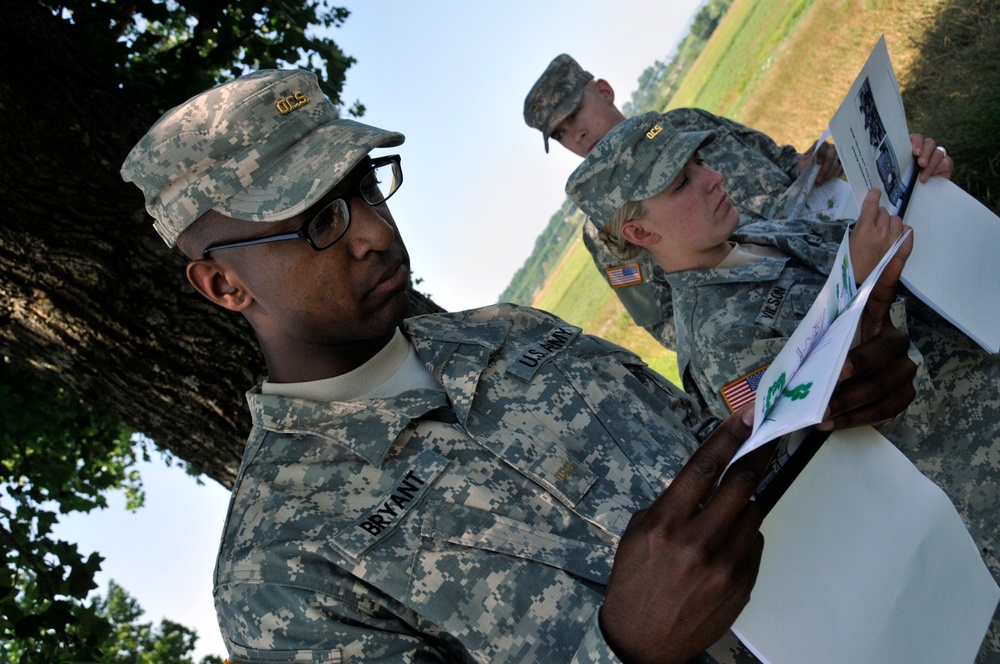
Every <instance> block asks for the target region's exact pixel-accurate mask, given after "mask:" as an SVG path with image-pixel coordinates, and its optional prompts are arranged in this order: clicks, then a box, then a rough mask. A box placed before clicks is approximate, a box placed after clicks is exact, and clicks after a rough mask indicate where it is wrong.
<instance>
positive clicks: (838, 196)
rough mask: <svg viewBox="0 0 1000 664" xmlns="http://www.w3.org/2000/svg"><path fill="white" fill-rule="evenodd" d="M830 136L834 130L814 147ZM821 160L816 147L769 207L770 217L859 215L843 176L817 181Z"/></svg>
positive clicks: (822, 218)
mask: <svg viewBox="0 0 1000 664" xmlns="http://www.w3.org/2000/svg"><path fill="white" fill-rule="evenodd" d="M828 138H830V130H829V129H827V130H826V131H825V132H823V135H822V136H820V137H819V139H818V140H817V141H816V143H814V144H813V145H814V147H818V146H819V145H820V144H822V143H825V142H826V139H828ZM819 171H820V164H819V163H818V162H817V161H816V151H815V150H814V151H813V155H812V159H810V160H809V164H808V165H807V166H806V167H805V168H804V169H802V172H801V173H800V174H799V176H798V177H797V178H795V182H793V183H792V184H790V185H789V186H788V189H786V190H785V192H784V193H783V194H781V196H779V197H778V199H777V200H776V201H775V203H774V206H773V207H772V208H771V209H770V210H768V212H767V215H766V216H767V218H768V219H809V220H813V221H830V220H833V219H857V218H858V214H859V213H860V209H859V208H858V204H857V202H856V201H855V200H854V193H853V192H852V190H851V185H850V184H848V183H847V182H846V181H844V180H841V179H840V178H833V179H832V180H827V181H826V182H823V183H821V184H816V177H817V176H818V175H819Z"/></svg>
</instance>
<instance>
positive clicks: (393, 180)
mask: <svg viewBox="0 0 1000 664" xmlns="http://www.w3.org/2000/svg"><path fill="white" fill-rule="evenodd" d="M401 184H403V169H402V167H401V166H400V165H399V155H398V154H393V155H389V156H386V157H379V158H377V159H372V168H371V170H370V171H368V172H367V173H366V174H365V176H364V177H363V178H361V179H360V180H359V181H358V184H357V186H356V187H355V189H354V191H353V192H352V194H351V195H353V196H360V197H361V198H362V199H363V200H364V202H365V203H367V204H368V205H371V206H373V207H374V206H376V205H381V204H382V203H385V202H386V201H387V200H389V198H390V197H391V196H392V195H393V194H395V193H396V191H397V190H398V189H399V185H401ZM348 198H350V196H348ZM350 226H351V210H350V207H349V206H348V204H347V199H344V198H338V199H336V200H334V201H331V202H330V203H329V204H328V205H327V206H326V207H324V208H323V209H322V210H320V211H319V212H317V213H316V216H314V217H313V218H312V219H310V220H309V221H307V222H306V223H304V224H302V225H301V226H299V227H298V229H296V230H294V231H292V232H290V233H278V234H276V235H265V236H264V237H257V238H254V239H252V240H242V241H240V242H227V243H225V244H214V245H212V246H210V247H206V248H205V250H204V251H203V252H202V254H201V255H202V258H208V255H209V254H210V253H212V252H213V251H219V250H220V249H232V248H234V247H249V246H250V245H253V244H263V243H264V242H279V241H281V240H297V239H298V238H302V239H303V240H305V241H306V242H308V243H309V246H310V247H312V248H313V249H315V250H316V251H323V250H324V249H327V248H329V247H330V246H332V245H333V243H335V242H336V241H337V240H339V239H340V238H342V237H344V234H345V233H347V229H348V228H350Z"/></svg>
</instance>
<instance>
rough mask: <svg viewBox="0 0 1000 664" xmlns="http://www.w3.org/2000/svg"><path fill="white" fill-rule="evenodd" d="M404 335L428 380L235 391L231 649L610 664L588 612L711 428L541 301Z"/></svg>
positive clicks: (223, 596)
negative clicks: (239, 426) (240, 434)
mask: <svg viewBox="0 0 1000 664" xmlns="http://www.w3.org/2000/svg"><path fill="white" fill-rule="evenodd" d="M404 331H405V334H406V335H407V337H408V338H409V339H410V341H411V343H412V344H413V345H414V347H415V348H416V350H417V352H418V354H419V357H420V358H421V360H422V361H423V362H424V364H425V365H426V366H427V368H428V369H429V370H430V371H431V372H432V374H433V375H434V376H435V378H436V379H437V380H438V381H439V382H440V385H441V390H440V391H436V390H429V389H421V390H413V391H410V392H405V393H403V394H400V395H398V396H397V397H394V398H391V399H380V400H372V401H357V402H348V403H315V402H309V401H304V400H300V399H290V398H283V397H276V396H265V395H263V394H261V393H260V390H259V388H255V389H254V390H251V391H250V392H249V393H248V401H249V404H250V410H251V413H252V416H253V423H254V428H253V431H252V433H251V435H250V438H249V441H248V443H247V447H246V452H245V456H244V460H243V464H242V467H241V468H240V471H239V475H238V477H237V481H236V486H235V488H234V491H233V498H232V503H231V507H230V513H229V516H228V517H227V522H226V526H225V532H224V535H223V539H222V545H221V550H220V554H219V560H218V564H217V568H216V575H215V583H216V586H215V597H216V605H217V610H218V613H219V620H220V624H221V627H222V632H223V635H224V637H225V639H226V642H227V645H228V647H229V648H230V653H231V656H232V658H233V659H234V660H235V661H249V662H292V661H296V662H300V661H308V662H339V661H348V660H352V659H358V660H362V659H363V660H365V661H371V660H383V661H400V660H406V661H416V660H417V659H419V660H420V661H459V662H461V661H479V662H529V661H548V662H569V661H582V662H601V661H612V660H613V659H614V657H613V655H612V653H611V652H610V650H609V649H608V647H607V645H606V643H605V642H604V641H603V639H602V637H601V634H600V630H599V628H598V627H597V622H596V614H597V609H598V607H599V606H600V604H601V601H602V596H603V588H604V586H605V584H606V581H607V578H608V573H609V571H610V569H611V564H612V560H613V556H614V552H615V548H616V545H617V542H618V540H619V537H620V536H621V534H622V532H623V530H624V528H625V526H626V524H627V523H628V521H629V518H630V516H631V514H632V513H633V512H635V511H636V510H638V509H640V508H642V507H644V506H646V505H647V504H648V503H649V502H650V501H652V500H653V498H654V497H655V496H657V495H658V494H659V493H661V492H662V491H663V490H664V488H665V487H666V486H667V485H668V484H669V482H670V479H671V478H672V477H674V475H675V473H676V472H677V470H678V469H679V468H680V467H681V466H682V465H683V463H684V462H685V460H686V459H687V458H688V456H689V454H690V453H691V452H692V450H693V449H694V448H695V446H696V445H697V444H698V442H699V439H702V438H703V437H704V435H706V434H707V432H708V431H709V429H710V428H711V427H713V426H714V423H715V420H704V421H703V420H701V419H700V410H699V409H698V408H697V407H696V406H694V405H693V404H692V402H691V401H690V400H689V399H688V398H687V397H686V396H685V395H683V393H681V392H680V391H679V390H678V389H677V388H675V387H673V386H672V385H670V384H669V383H668V382H666V381H665V380H663V379H662V378H660V377H659V376H657V375H656V374H654V373H651V372H650V371H648V370H647V369H646V367H645V366H644V365H643V364H642V363H641V362H640V361H639V360H638V358H636V357H635V356H634V355H632V354H631V353H629V352H627V351H625V350H623V349H621V348H619V347H617V346H613V345H611V344H608V343H607V342H604V341H602V340H599V339H595V338H591V337H589V336H587V335H584V334H581V332H580V330H579V329H578V328H575V327H573V326H571V325H568V324H566V323H564V322H563V321H561V320H559V319H557V318H554V317H552V316H550V315H548V314H545V313H543V312H538V311H534V310H530V309H522V308H516V307H511V306H503V305H501V306H497V307H492V308H488V309H485V310H478V311H472V312H464V313H460V314H454V315H448V314H442V315H432V316H423V317H417V318H413V319H409V320H407V321H406V322H405V324H404ZM724 650H725V649H724ZM408 658H412V660H411V659H408ZM728 661H736V660H735V659H734V658H733V657H729V659H728ZM739 661H749V660H739Z"/></svg>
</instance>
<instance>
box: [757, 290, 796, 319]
mask: <svg viewBox="0 0 1000 664" xmlns="http://www.w3.org/2000/svg"><path fill="white" fill-rule="evenodd" d="M787 295H788V286H787V285H786V284H782V283H781V282H779V283H776V284H774V285H773V286H771V292H769V293H768V294H767V297H766V298H765V299H764V306H763V307H761V308H760V313H759V314H757V324H758V325H767V326H768V327H771V326H773V325H774V321H775V319H776V318H777V317H778V310H779V309H781V303H782V302H784V301H785V297H786V296H787Z"/></svg>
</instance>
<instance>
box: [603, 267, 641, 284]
mask: <svg viewBox="0 0 1000 664" xmlns="http://www.w3.org/2000/svg"><path fill="white" fill-rule="evenodd" d="M604 272H605V274H607V275H608V283H609V284H611V287H612V288H621V287H622V286H632V285H633V284H641V283H642V272H640V271H639V264H638V263H628V264H626V265H616V266H614V267H609V268H605V269H604Z"/></svg>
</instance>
